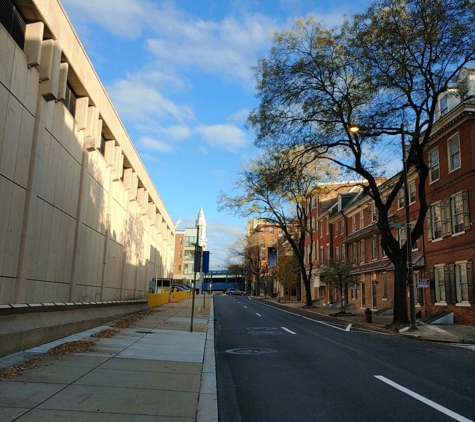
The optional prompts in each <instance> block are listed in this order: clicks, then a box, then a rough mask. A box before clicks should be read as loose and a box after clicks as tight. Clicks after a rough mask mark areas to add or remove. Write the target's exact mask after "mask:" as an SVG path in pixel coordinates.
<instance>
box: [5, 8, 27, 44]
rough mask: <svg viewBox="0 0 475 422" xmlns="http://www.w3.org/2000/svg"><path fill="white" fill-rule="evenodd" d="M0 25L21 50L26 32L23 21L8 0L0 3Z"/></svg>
mask: <svg viewBox="0 0 475 422" xmlns="http://www.w3.org/2000/svg"><path fill="white" fill-rule="evenodd" d="M0 24H2V25H3V26H4V27H5V29H6V30H7V32H8V33H9V34H10V35H11V36H12V38H13V40H14V41H15V42H16V43H17V44H18V45H19V46H20V48H21V49H23V48H24V46H25V32H26V23H25V19H24V18H23V16H22V15H21V14H20V11H19V10H18V9H17V8H16V7H15V5H14V4H13V3H12V2H11V1H10V0H5V1H3V2H1V3H0Z"/></svg>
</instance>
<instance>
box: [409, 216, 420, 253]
mask: <svg viewBox="0 0 475 422" xmlns="http://www.w3.org/2000/svg"><path fill="white" fill-rule="evenodd" d="M415 226H416V222H415V221H412V222H411V232H412V231H413V230H414V227H415ZM411 241H412V250H413V251H416V250H417V249H419V239H417V240H416V241H415V242H414V239H413V238H411Z"/></svg>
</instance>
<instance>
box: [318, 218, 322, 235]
mask: <svg viewBox="0 0 475 422" xmlns="http://www.w3.org/2000/svg"><path fill="white" fill-rule="evenodd" d="M318 231H319V232H320V237H323V222H321V221H319V222H318Z"/></svg>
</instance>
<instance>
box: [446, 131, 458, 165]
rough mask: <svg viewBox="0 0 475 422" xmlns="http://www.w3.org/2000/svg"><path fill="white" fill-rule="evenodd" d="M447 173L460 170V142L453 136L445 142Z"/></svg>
mask: <svg viewBox="0 0 475 422" xmlns="http://www.w3.org/2000/svg"><path fill="white" fill-rule="evenodd" d="M447 147H448V160H449V171H454V170H457V169H458V168H460V141H459V136H458V135H455V136H454V137H453V138H450V139H449V140H448V142H447Z"/></svg>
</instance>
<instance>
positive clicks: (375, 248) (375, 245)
mask: <svg viewBox="0 0 475 422" xmlns="http://www.w3.org/2000/svg"><path fill="white" fill-rule="evenodd" d="M378 252H379V242H378V235H376V234H375V235H373V236H372V237H371V258H372V259H378Z"/></svg>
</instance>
